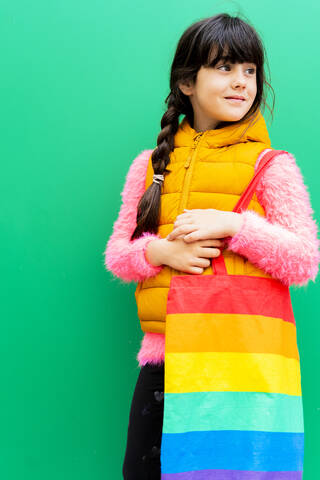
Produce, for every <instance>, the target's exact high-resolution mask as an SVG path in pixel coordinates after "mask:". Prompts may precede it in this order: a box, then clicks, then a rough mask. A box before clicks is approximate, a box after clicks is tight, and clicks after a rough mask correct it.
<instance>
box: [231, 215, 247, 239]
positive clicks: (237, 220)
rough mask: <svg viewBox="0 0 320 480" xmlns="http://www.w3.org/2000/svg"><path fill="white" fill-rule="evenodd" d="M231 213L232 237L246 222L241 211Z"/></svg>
mask: <svg viewBox="0 0 320 480" xmlns="http://www.w3.org/2000/svg"><path fill="white" fill-rule="evenodd" d="M230 213H231V222H230V229H229V235H230V236H231V237H234V236H235V235H236V234H237V233H238V232H239V230H240V229H241V227H242V224H243V222H244V218H243V216H242V215H241V213H237V212H230Z"/></svg>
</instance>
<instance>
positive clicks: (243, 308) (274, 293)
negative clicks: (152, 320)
mask: <svg viewBox="0 0 320 480" xmlns="http://www.w3.org/2000/svg"><path fill="white" fill-rule="evenodd" d="M167 313H168V314H169V313H239V314H246V315H264V316H266V317H276V318H282V319H283V320H285V321H287V322H291V323H293V324H295V319H294V314H293V310H292V304H291V298H290V290H289V287H288V286H286V285H284V284H283V283H281V282H280V281H278V280H276V279H274V278H264V277H255V276H248V275H176V276H173V277H172V278H171V283H170V289H169V293H168V301H167Z"/></svg>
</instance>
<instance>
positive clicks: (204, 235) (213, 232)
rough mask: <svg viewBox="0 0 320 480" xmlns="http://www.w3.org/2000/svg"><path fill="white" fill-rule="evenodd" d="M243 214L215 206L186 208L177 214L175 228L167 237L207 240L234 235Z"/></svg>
mask: <svg viewBox="0 0 320 480" xmlns="http://www.w3.org/2000/svg"><path fill="white" fill-rule="evenodd" d="M241 221H242V218H241V215H239V214H238V213H236V212H229V211H223V210H216V209H214V208H207V209H193V210H186V209H185V210H184V213H181V214H180V215H178V216H177V218H176V221H175V223H174V229H173V230H172V232H171V233H169V235H168V236H167V237H166V239H167V240H174V239H175V238H177V237H183V239H184V241H185V242H187V243H189V242H194V241H195V240H207V239H213V238H214V239H215V238H224V237H228V236H233V235H235V233H236V232H237V231H238V230H239V228H240V226H241Z"/></svg>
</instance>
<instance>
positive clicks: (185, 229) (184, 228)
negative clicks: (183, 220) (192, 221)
mask: <svg viewBox="0 0 320 480" xmlns="http://www.w3.org/2000/svg"><path fill="white" fill-rule="evenodd" d="M194 230H195V226H194V225H181V226H180V227H176V228H174V229H173V230H172V232H171V233H169V235H168V236H167V239H168V240H172V239H174V238H176V237H177V236H178V235H181V234H182V235H184V234H188V233H190V232H192V231H194Z"/></svg>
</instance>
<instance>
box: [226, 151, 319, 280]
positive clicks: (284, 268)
mask: <svg viewBox="0 0 320 480" xmlns="http://www.w3.org/2000/svg"><path fill="white" fill-rule="evenodd" d="M267 151H268V150H264V151H263V152H262V154H261V155H260V156H259V158H258V160H257V162H256V165H255V169H256V170H257V168H258V166H259V162H260V160H261V158H262V157H263V155H264V154H265V153H266V152H267ZM256 195H257V198H258V200H259V202H260V203H261V205H262V206H263V207H264V210H265V214H266V216H265V217H262V216H261V215H259V214H258V213H256V212H254V211H252V210H246V211H244V212H242V213H241V214H240V215H241V216H242V217H243V223H242V226H241V228H240V230H239V231H238V232H237V233H236V235H234V236H233V237H232V238H231V239H230V241H229V243H228V250H232V251H233V252H235V253H238V254H240V255H243V256H245V257H246V258H248V260H249V261H250V262H252V263H253V264H255V265H257V266H258V267H259V268H261V269H263V270H264V271H265V272H267V273H269V274H271V275H272V276H273V277H274V278H277V279H279V280H280V281H282V282H283V283H284V284H286V285H288V286H290V285H292V284H296V285H300V286H302V285H306V284H307V283H308V281H309V280H312V281H315V278H316V276H317V274H318V269H319V261H320V254H319V239H318V236H317V234H318V227H317V224H316V221H315V220H314V219H313V209H312V207H311V204H310V195H309V192H308V190H307V188H306V186H305V184H304V181H303V177H302V173H301V171H300V169H299V167H298V165H297V163H296V161H295V158H294V156H293V155H292V154H291V153H283V154H279V155H277V156H276V157H274V158H273V160H272V161H271V164H270V165H269V166H268V167H266V170H265V172H264V173H263V175H262V177H261V179H260V181H259V184H258V185H257V188H256Z"/></svg>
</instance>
